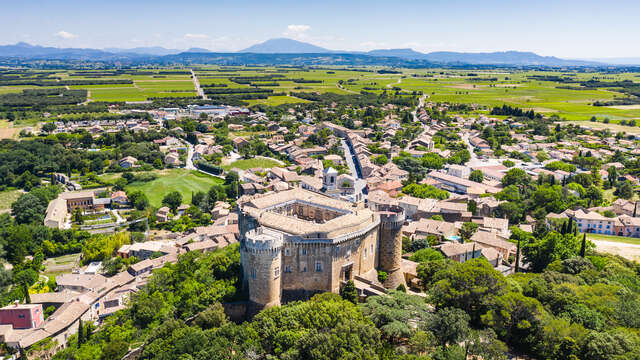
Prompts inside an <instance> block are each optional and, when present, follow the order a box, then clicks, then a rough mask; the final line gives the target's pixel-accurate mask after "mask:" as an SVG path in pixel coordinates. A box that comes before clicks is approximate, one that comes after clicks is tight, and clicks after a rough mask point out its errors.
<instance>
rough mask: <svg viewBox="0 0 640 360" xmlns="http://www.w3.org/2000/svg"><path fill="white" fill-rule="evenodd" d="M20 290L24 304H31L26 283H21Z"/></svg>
mask: <svg viewBox="0 0 640 360" xmlns="http://www.w3.org/2000/svg"><path fill="white" fill-rule="evenodd" d="M22 288H23V289H24V302H25V304H31V296H30V295H29V285H27V282H26V281H24V282H22Z"/></svg>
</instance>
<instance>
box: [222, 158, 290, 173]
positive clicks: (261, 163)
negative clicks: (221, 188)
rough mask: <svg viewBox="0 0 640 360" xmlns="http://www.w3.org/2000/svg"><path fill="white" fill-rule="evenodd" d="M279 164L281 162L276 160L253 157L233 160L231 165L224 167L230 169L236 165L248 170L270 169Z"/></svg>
mask: <svg viewBox="0 0 640 360" xmlns="http://www.w3.org/2000/svg"><path fill="white" fill-rule="evenodd" d="M278 166H280V163H279V162H277V161H275V160H270V159H263V158H253V159H245V160H237V161H234V162H232V163H231V164H229V165H224V166H222V168H223V169H225V170H229V169H231V168H234V167H235V168H238V169H241V170H246V169H252V168H263V169H269V168H272V167H278Z"/></svg>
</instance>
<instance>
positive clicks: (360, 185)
mask: <svg viewBox="0 0 640 360" xmlns="http://www.w3.org/2000/svg"><path fill="white" fill-rule="evenodd" d="M340 142H341V143H342V149H343V150H344V158H345V159H346V161H347V165H348V166H349V171H350V172H351V176H353V178H354V179H356V181H355V183H354V184H353V187H354V193H355V194H359V193H363V192H362V190H363V189H364V188H365V187H366V186H367V182H366V181H365V180H364V179H363V178H362V175H361V174H360V173H359V172H358V169H357V168H356V163H355V159H354V157H355V154H353V153H352V152H351V149H350V148H349V145H347V142H346V141H345V140H344V139H340ZM363 196H364V197H366V195H364V193H363Z"/></svg>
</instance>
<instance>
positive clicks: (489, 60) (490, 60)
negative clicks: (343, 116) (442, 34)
mask: <svg viewBox="0 0 640 360" xmlns="http://www.w3.org/2000/svg"><path fill="white" fill-rule="evenodd" d="M366 54H368V55H372V56H396V57H399V58H403V59H420V60H427V61H430V62H434V63H441V64H474V65H523V66H531V65H541V66H584V65H597V62H594V61H584V60H565V59H560V58H557V57H553V56H540V55H538V54H535V53H532V52H522V51H504V52H490V53H464V52H451V51H438V52H431V53H426V54H425V53H421V52H418V51H415V50H413V49H385V50H372V51H369V52H367V53H366Z"/></svg>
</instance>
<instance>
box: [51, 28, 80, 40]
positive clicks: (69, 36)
mask: <svg viewBox="0 0 640 360" xmlns="http://www.w3.org/2000/svg"><path fill="white" fill-rule="evenodd" d="M53 36H57V37H59V38H62V39H73V38H77V37H78V35H76V34H72V33H70V32H67V31H64V30H60V31H58V32H57V33H55V34H53Z"/></svg>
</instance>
